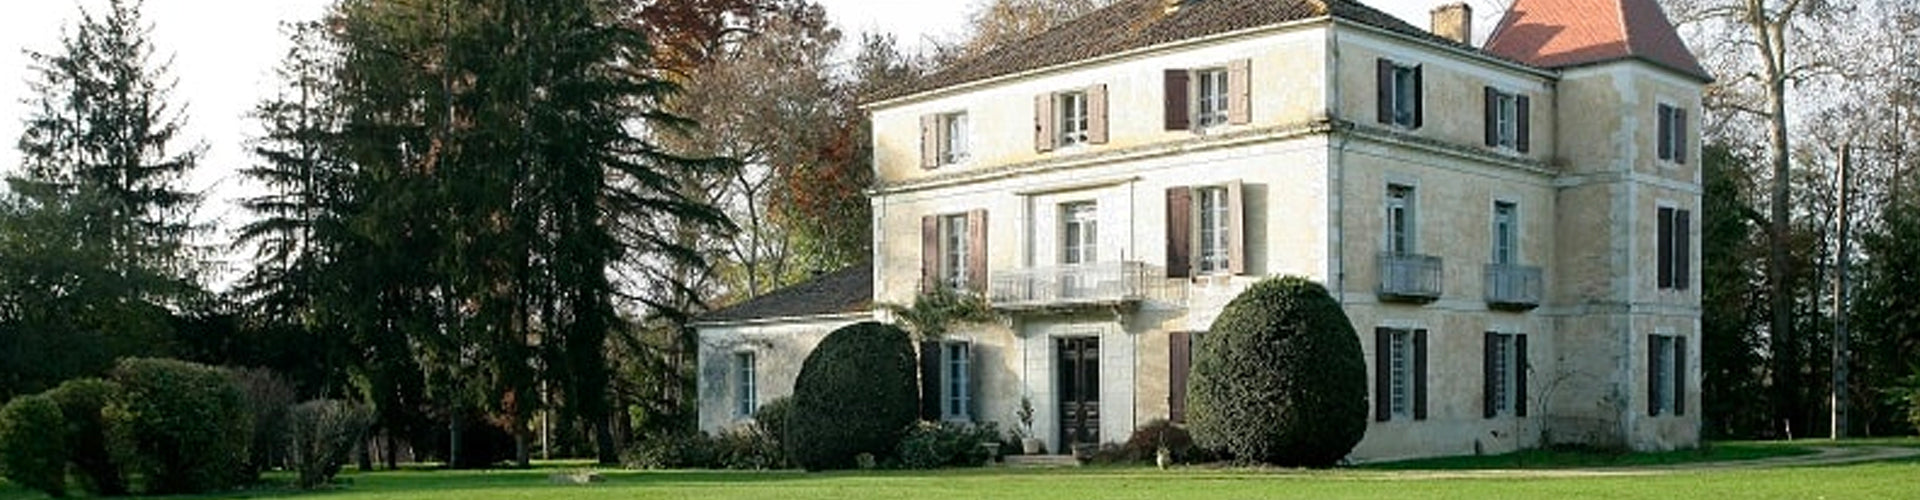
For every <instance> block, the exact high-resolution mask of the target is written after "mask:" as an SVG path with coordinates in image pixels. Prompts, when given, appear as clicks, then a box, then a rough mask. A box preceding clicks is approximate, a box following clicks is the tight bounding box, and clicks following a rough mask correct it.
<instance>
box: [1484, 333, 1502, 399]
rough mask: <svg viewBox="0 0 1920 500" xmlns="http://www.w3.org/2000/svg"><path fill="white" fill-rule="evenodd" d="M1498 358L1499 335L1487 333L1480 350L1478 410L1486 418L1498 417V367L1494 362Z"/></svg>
mask: <svg viewBox="0 0 1920 500" xmlns="http://www.w3.org/2000/svg"><path fill="white" fill-rule="evenodd" d="M1499 356H1500V334H1498V333H1494V332H1487V333H1486V336H1485V340H1484V341H1483V343H1482V345H1481V348H1480V375H1481V376H1480V382H1481V386H1480V388H1481V389H1480V408H1481V413H1482V414H1484V415H1485V416H1486V417H1487V418H1493V417H1495V416H1499V415H1500V411H1499V405H1498V401H1497V400H1498V399H1499V398H1500V392H1499V391H1497V390H1495V389H1496V388H1497V387H1499V385H1500V372H1499V365H1498V364H1496V363H1495V362H1496V361H1497V358H1498V357H1499Z"/></svg>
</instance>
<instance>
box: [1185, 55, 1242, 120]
mask: <svg viewBox="0 0 1920 500" xmlns="http://www.w3.org/2000/svg"><path fill="white" fill-rule="evenodd" d="M1252 73H1253V60H1251V59H1238V60H1234V61H1231V62H1228V63H1227V65H1226V66H1224V67H1213V68H1204V69H1194V70H1188V69H1170V70H1167V71H1166V87H1165V88H1166V129H1167V130H1189V129H1192V130H1202V129H1207V128H1210V127H1216V126H1220V125H1229V124H1232V125H1238V124H1245V123H1248V122H1251V121H1252V114H1253V113H1252V110H1253V105H1252V101H1251V99H1252V92H1251V91H1252V88H1251V87H1252V86H1253V84H1252V76H1251V75H1252Z"/></svg>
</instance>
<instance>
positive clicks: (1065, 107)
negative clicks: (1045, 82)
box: [1057, 92, 1087, 146]
mask: <svg viewBox="0 0 1920 500" xmlns="http://www.w3.org/2000/svg"><path fill="white" fill-rule="evenodd" d="M1057 107H1058V109H1059V110H1060V122H1059V123H1060V145H1061V146H1072V145H1075V144H1081V143H1085V142H1087V93H1085V92H1061V93H1060V102H1059V104H1058V105H1057Z"/></svg>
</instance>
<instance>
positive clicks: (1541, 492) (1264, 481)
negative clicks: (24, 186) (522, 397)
mask: <svg viewBox="0 0 1920 500" xmlns="http://www.w3.org/2000/svg"><path fill="white" fill-rule="evenodd" d="M1820 444H1821V443H1820V442H1801V443H1795V445H1796V446H1788V445H1776V444H1771V443H1750V444H1741V443H1719V444H1716V445H1715V446H1714V447H1713V450H1714V451H1709V452H1708V454H1709V455H1715V456H1723V457H1734V458H1737V457H1742V456H1745V457H1752V456H1755V455H1758V454H1761V453H1764V451H1756V450H1758V449H1766V448H1777V449H1788V450H1791V449H1793V448H1796V447H1797V445H1820ZM1878 445H1880V446H1887V445H1905V446H1913V445H1920V442H1916V441H1913V440H1904V441H1898V442H1886V443H1879V444H1878ZM1632 457H1634V456H1632V455H1628V456H1623V457H1622V458H1621V462H1620V463H1619V464H1622V465H1626V464H1637V463H1673V462H1674V461H1675V460H1673V459H1672V458H1671V457H1669V458H1644V459H1643V458H1632ZM1482 458H1483V459H1484V458H1486V457H1482ZM1536 458H1541V462H1538V463H1552V462H1550V461H1548V460H1546V459H1547V458H1555V457H1536ZM1558 458H1561V459H1565V458H1566V457H1558ZM1457 460H1464V459H1457ZM1449 465H1451V467H1443V466H1449ZM1467 465H1468V464H1465V463H1461V462H1456V463H1451V464H1449V463H1438V464H1435V466H1434V467H1429V468H1426V469H1422V470H1380V469H1373V468H1360V469H1342V470H1332V471H1301V470H1277V469H1275V470H1268V469H1260V470H1255V469H1219V468H1184V469H1177V470H1172V471H1161V470H1155V469H1150V468H1139V467H1088V468H1069V469H972V470H946V471H934V472H915V471H899V472H894V471H888V472H839V473H825V474H805V473H800V472H704V471H674V472H652V471H607V472H605V473H604V474H605V476H606V478H607V481H606V482H603V483H598V484H592V485H579V486H563V485H553V484H549V483H548V482H547V479H546V477H547V474H548V473H551V472H554V471H555V470H556V469H543V470H528V471H479V472H444V471H400V472H379V473H371V474H352V473H349V474H346V475H344V476H343V478H344V479H345V481H348V482H350V483H351V484H345V485H342V486H341V487H339V488H335V489H332V490H328V491H323V492H316V493H301V492H295V491H288V490H284V489H275V488H266V489H262V490H256V491H251V492H241V493H234V494H228V495H220V496H212V497H206V498H312V499H320V500H372V499H396V500H397V499H427V500H433V499H446V500H509V499H511V500H519V499H562V500H565V499H600V498H606V499H632V498H688V499H696V498H697V499H728V498H781V499H786V498H802V499H804V498H822V499H842V498H881V499H887V500H905V499H914V498H930V499H931V498H938V499H949V498H994V499H1000V498H1034V499H1087V498H1101V499H1116V498H1117V499H1128V498H1142V499H1146V498H1156V499H1157V498H1174V499H1178V498H1336V499H1337V498H1436V499H1446V498H1461V499H1475V500H1482V499H1487V498H1566V497H1577V498H1662V499H1668V498H1674V497H1675V495H1676V494H1684V496H1685V497H1688V498H1716V497H1717V498H1742V499H1746V498H1820V497H1824V498H1850V499H1851V498H1916V497H1920V460H1916V459H1904V460H1898V461H1890V462H1879V463H1867V464H1854V465H1841V466H1807V467H1778V468H1769V469H1740V470H1698V471H1687V470H1683V471H1661V472H1644V471H1642V472H1636V471H1634V470H1632V469H1630V468H1629V469H1614V470H1612V471H1608V470H1601V471H1511V470H1462V468H1464V467H1466V466H1467ZM1487 465H1488V466H1489V467H1494V468H1504V467H1503V466H1501V465H1499V464H1487ZM1563 466H1571V465H1563ZM27 498H39V496H38V495H35V494H30V493H27V492H23V491H21V490H19V489H18V488H14V487H11V486H8V485H5V484H3V483H0V500H14V499H27Z"/></svg>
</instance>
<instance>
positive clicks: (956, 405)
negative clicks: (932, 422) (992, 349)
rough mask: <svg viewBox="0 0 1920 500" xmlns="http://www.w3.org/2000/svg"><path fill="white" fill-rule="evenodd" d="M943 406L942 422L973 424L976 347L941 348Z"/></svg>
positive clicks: (965, 344) (963, 344) (945, 345)
mask: <svg viewBox="0 0 1920 500" xmlns="http://www.w3.org/2000/svg"><path fill="white" fill-rule="evenodd" d="M940 352H941V356H940V363H941V371H940V374H941V381H942V383H941V384H940V386H941V388H942V390H941V394H940V400H941V402H942V405H941V412H940V418H942V419H945V420H948V421H955V422H971V421H973V344H972V343H969V342H946V343H943V344H941V349H940Z"/></svg>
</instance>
